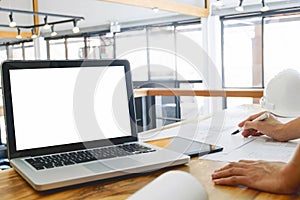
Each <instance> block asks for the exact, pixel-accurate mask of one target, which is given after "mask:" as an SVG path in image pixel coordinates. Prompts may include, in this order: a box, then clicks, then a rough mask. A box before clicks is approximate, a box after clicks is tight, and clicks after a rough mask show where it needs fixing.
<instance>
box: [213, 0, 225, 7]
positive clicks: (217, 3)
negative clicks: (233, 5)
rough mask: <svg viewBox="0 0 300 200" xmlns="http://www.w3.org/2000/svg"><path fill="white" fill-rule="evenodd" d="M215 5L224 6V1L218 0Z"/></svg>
mask: <svg viewBox="0 0 300 200" xmlns="http://www.w3.org/2000/svg"><path fill="white" fill-rule="evenodd" d="M215 6H216V7H221V6H223V2H222V1H221V0H217V1H216V2H215Z"/></svg>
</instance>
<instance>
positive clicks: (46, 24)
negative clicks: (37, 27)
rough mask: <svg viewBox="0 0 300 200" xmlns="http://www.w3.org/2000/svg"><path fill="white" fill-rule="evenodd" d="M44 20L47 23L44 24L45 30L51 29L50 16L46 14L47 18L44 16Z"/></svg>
mask: <svg viewBox="0 0 300 200" xmlns="http://www.w3.org/2000/svg"><path fill="white" fill-rule="evenodd" d="M44 22H45V25H44V27H43V28H44V30H49V29H50V28H51V26H50V25H49V24H48V16H47V15H46V16H45V18H44Z"/></svg>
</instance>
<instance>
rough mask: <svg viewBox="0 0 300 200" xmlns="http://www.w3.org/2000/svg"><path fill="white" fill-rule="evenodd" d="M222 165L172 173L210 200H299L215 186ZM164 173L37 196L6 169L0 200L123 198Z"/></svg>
mask: <svg viewBox="0 0 300 200" xmlns="http://www.w3.org/2000/svg"><path fill="white" fill-rule="evenodd" d="M168 141H169V139H161V140H156V141H151V142H150V143H151V144H155V145H157V146H161V147H164V146H166V145H167V144H168ZM225 164H226V163H222V162H215V161H208V160H199V159H197V158H193V159H192V161H191V162H190V163H189V164H187V165H184V166H178V167H175V168H172V170H183V171H186V172H189V173H191V174H192V175H193V176H195V177H196V178H197V179H198V180H199V181H201V182H202V184H203V185H204V186H205V188H206V190H207V192H208V195H209V199H210V200H220V199H221V200H224V199H225V200H227V199H228V200H232V199H238V200H243V199H247V200H271V199H272V200H274V199H278V200H292V199H293V200H296V199H297V200H300V197H298V196H287V195H276V194H270V193H265V192H259V191H256V190H252V189H247V188H241V187H229V186H215V185H214V184H213V182H212V181H211V174H212V172H213V171H214V170H215V169H218V168H220V167H221V166H223V165H225ZM169 170H170V169H169ZM166 171H167V170H161V171H158V172H155V173H151V174H147V175H143V176H138V177H135V178H127V179H122V180H120V181H111V182H107V183H104V184H103V183H99V182H98V183H97V182H95V183H92V184H86V185H80V186H77V187H74V188H68V189H63V190H60V191H56V192H52V193H41V192H36V191H35V190H33V189H32V188H31V187H30V186H29V185H28V184H27V183H26V182H25V181H24V180H23V179H22V178H21V177H20V176H19V175H18V174H17V173H16V172H15V170H14V169H9V170H5V171H1V172H0V199H22V200H26V199H78V200H79V199H80V200H82V199H105V200H108V199H126V198H127V197H129V196H130V195H131V194H133V193H134V192H136V191H137V190H139V189H140V188H141V187H143V186H145V185H146V184H148V183H149V182H150V181H152V180H153V179H155V178H156V177H157V176H159V175H160V174H162V173H163V172H166ZM178 184H180V183H178Z"/></svg>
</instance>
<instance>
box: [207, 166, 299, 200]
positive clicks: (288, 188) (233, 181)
mask: <svg viewBox="0 0 300 200" xmlns="http://www.w3.org/2000/svg"><path fill="white" fill-rule="evenodd" d="M286 165H287V164H286V163H283V162H265V161H247V160H241V161H239V162H236V163H230V164H228V165H226V166H225V167H223V168H221V169H218V170H216V171H215V172H214V173H213V174H212V179H213V181H214V183H215V184H216V185H231V186H236V185H243V186H247V187H249V188H253V189H258V190H262V191H266V192H272V193H280V194H293V193H296V192H297V189H298V187H299V184H298V182H297V181H294V180H293V178H292V177H291V176H294V175H293V173H287V171H286V170H285V166H286Z"/></svg>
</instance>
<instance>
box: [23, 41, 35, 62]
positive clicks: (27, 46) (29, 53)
mask: <svg viewBox="0 0 300 200" xmlns="http://www.w3.org/2000/svg"><path fill="white" fill-rule="evenodd" d="M24 51H25V60H35V54H34V46H33V42H25V43H24Z"/></svg>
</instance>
